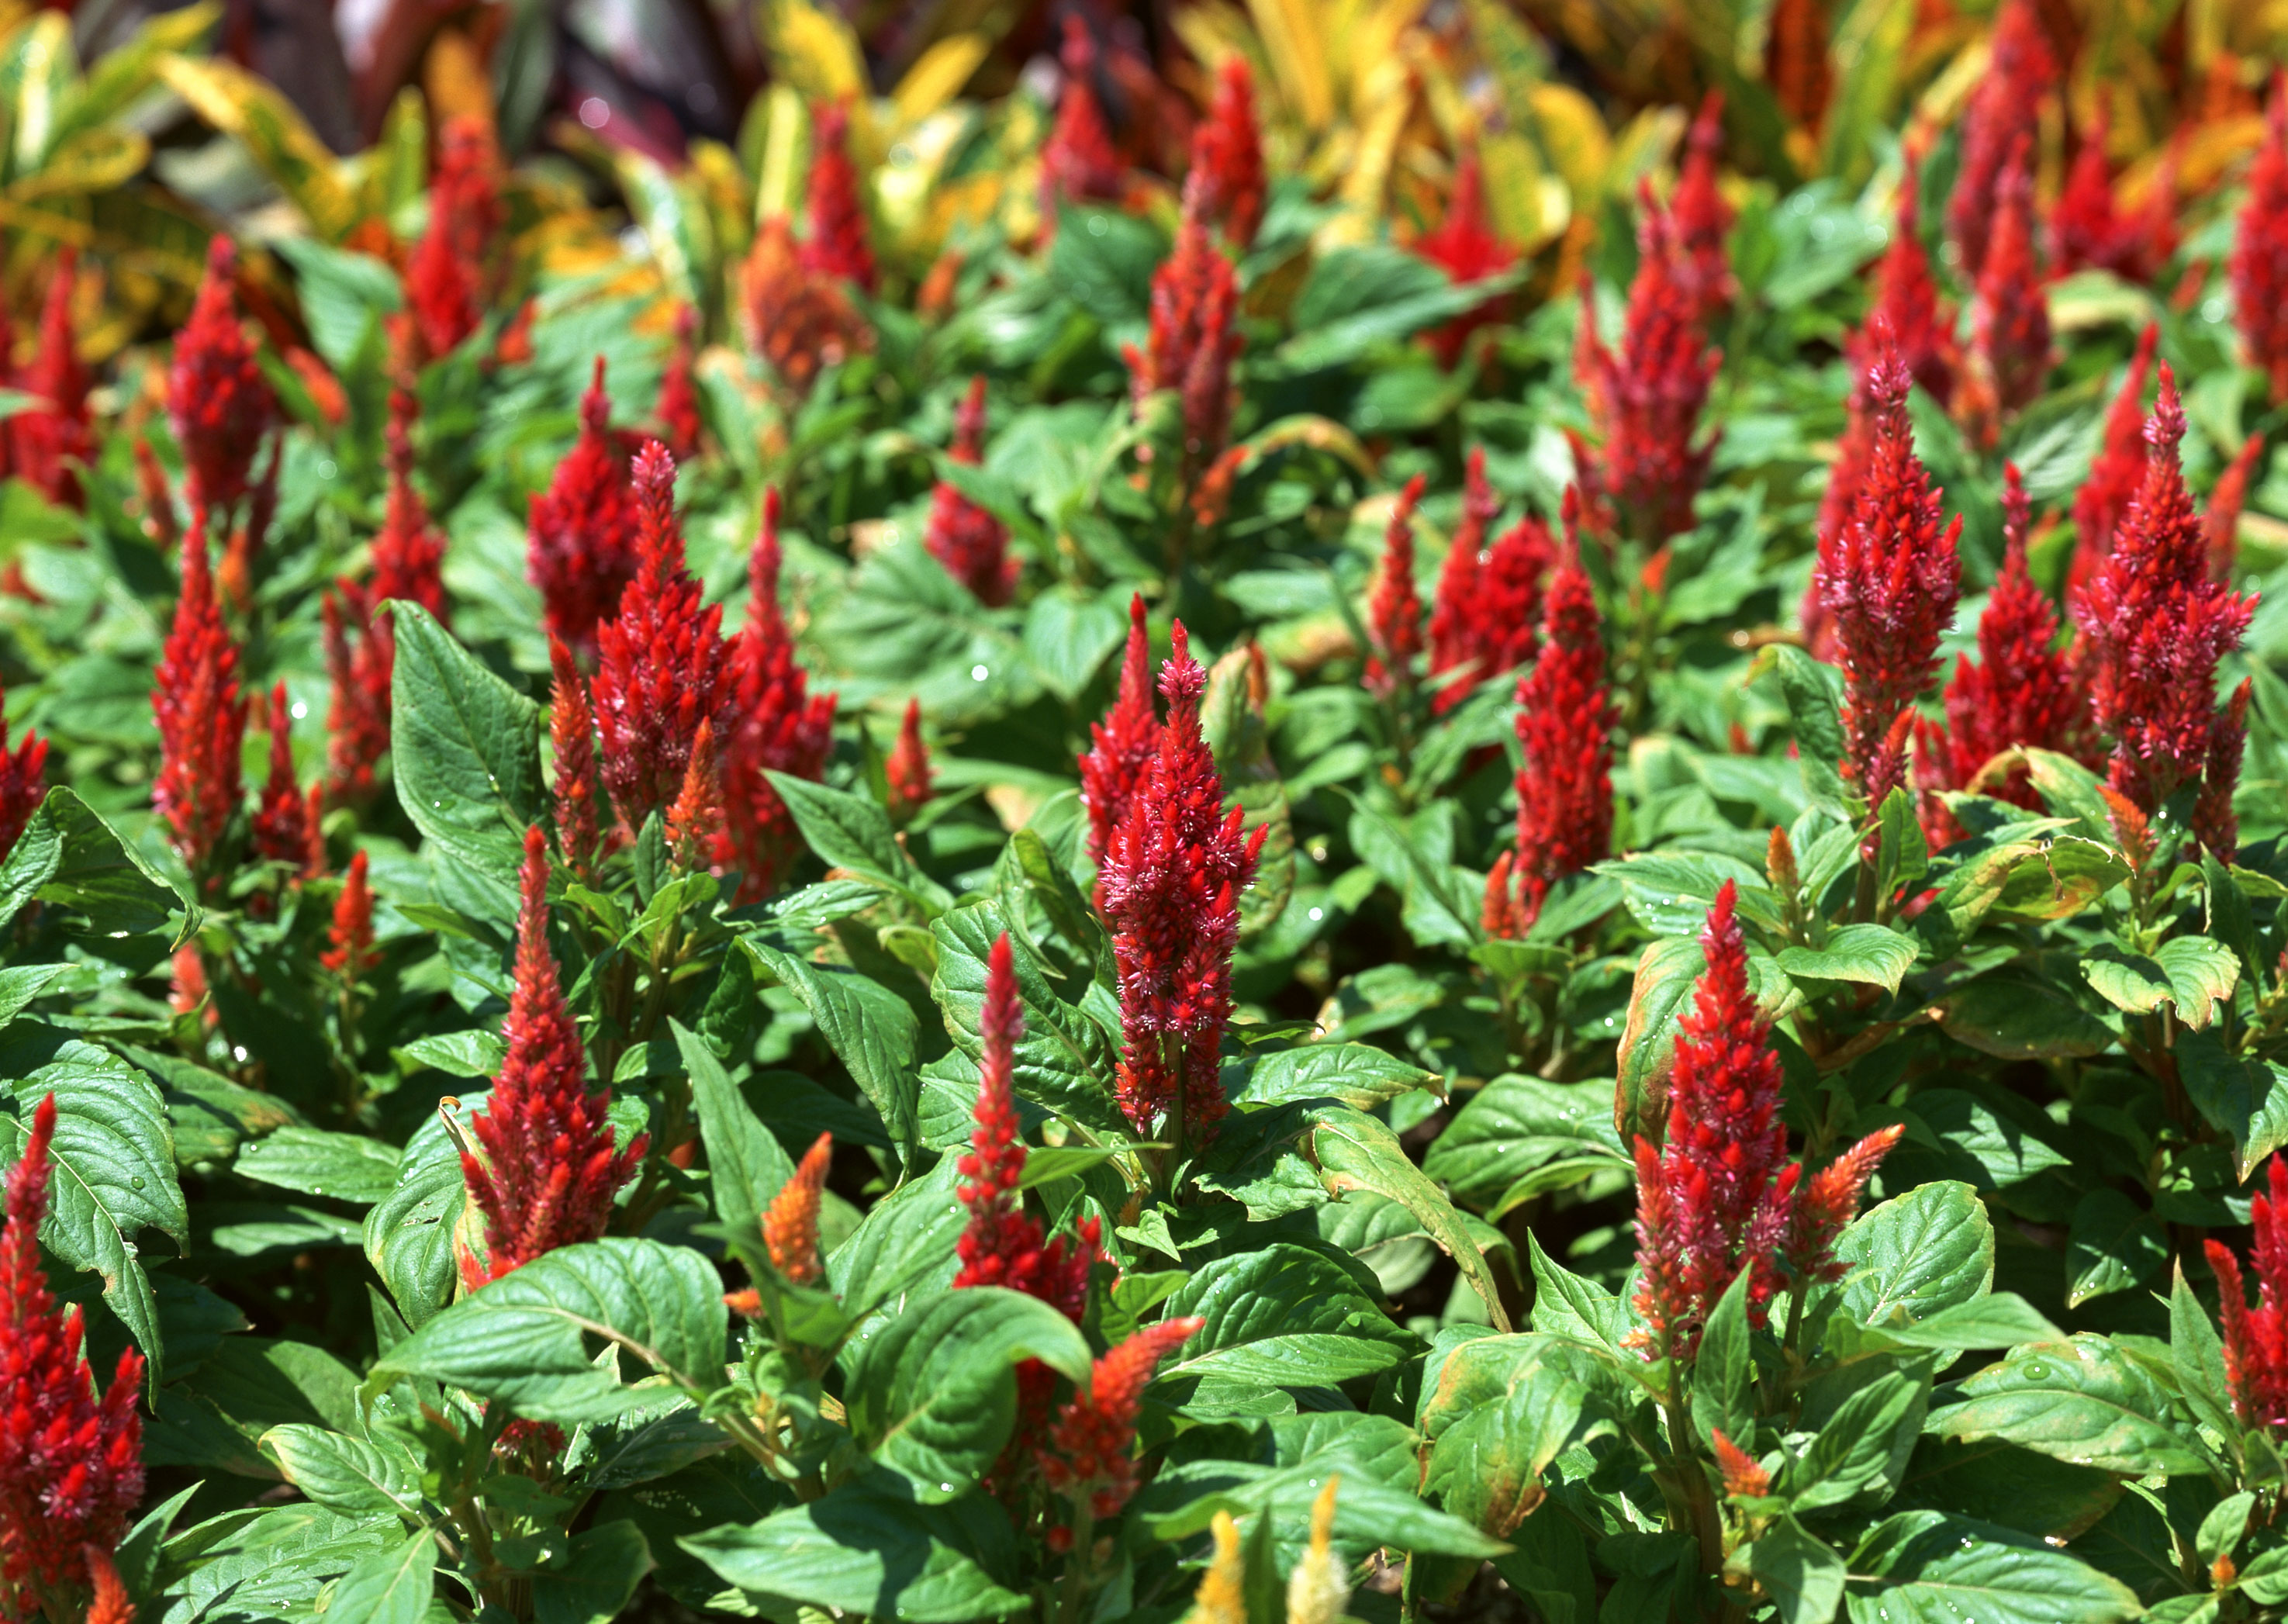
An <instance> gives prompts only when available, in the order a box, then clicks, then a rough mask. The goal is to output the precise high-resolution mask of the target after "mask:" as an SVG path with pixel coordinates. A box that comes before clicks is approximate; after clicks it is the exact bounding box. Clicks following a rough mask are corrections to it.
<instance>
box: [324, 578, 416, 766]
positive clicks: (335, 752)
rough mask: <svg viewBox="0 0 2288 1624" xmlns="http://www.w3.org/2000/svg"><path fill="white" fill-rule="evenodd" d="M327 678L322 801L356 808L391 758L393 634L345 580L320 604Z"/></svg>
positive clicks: (361, 590)
mask: <svg viewBox="0 0 2288 1624" xmlns="http://www.w3.org/2000/svg"><path fill="white" fill-rule="evenodd" d="M319 614H320V618H321V622H322V626H323V628H324V646H325V652H326V675H327V676H328V677H330V678H331V680H332V683H333V698H332V700H331V701H330V703H329V705H328V706H327V709H326V796H325V798H326V800H327V802H328V803H329V804H333V805H340V804H345V803H347V804H357V803H361V802H363V801H365V800H367V799H369V797H370V796H372V795H373V792H374V788H375V777H374V769H375V767H376V766H377V765H378V764H379V763H380V761H381V758H382V757H384V756H385V755H387V754H388V753H389V704H390V700H389V684H390V674H391V671H392V669H393V667H394V666H395V664H396V655H397V644H396V634H395V633H394V631H393V630H392V629H391V626H390V623H389V621H388V620H387V618H386V617H385V616H379V615H377V614H374V612H373V600H372V598H370V597H369V594H368V592H367V590H366V589H365V588H363V587H361V586H360V585H359V584H358V583H357V582H354V581H352V580H350V579H348V578H347V577H346V576H345V577H344V578H342V579H341V580H338V581H337V582H334V590H332V591H330V592H329V593H327V594H326V595H325V597H324V598H323V599H322V600H321V602H320V604H319Z"/></svg>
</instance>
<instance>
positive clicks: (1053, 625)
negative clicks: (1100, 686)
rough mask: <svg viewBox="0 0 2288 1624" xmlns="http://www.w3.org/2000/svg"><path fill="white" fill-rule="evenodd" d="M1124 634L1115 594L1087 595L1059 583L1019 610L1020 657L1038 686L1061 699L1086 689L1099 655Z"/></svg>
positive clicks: (1122, 611) (1069, 699)
mask: <svg viewBox="0 0 2288 1624" xmlns="http://www.w3.org/2000/svg"><path fill="white" fill-rule="evenodd" d="M1127 635H1128V615H1127V612H1126V608H1125V606H1124V605H1123V604H1121V603H1119V602H1118V601H1117V594H1116V593H1104V594H1099V595H1095V596H1089V595H1084V594H1081V593H1076V592H1075V591H1073V590H1069V589H1064V588H1060V589H1057V590H1051V591H1046V592H1044V593H1042V594H1041V595H1040V596H1039V597H1038V598H1035V599H1033V601H1032V603H1031V605H1030V606H1029V607H1028V608H1027V609H1026V611H1025V659H1026V660H1027V661H1028V662H1029V663H1030V664H1031V666H1032V668H1033V674H1034V675H1035V676H1036V677H1039V678H1040V681H1041V686H1043V687H1045V688H1046V689H1047V690H1048V691H1049V692H1050V693H1053V694H1055V695H1056V696H1057V697H1058V698H1059V699H1061V700H1062V701H1065V702H1066V703H1067V704H1070V703H1072V702H1073V701H1076V700H1077V699H1079V698H1080V696H1081V695H1082V694H1083V693H1085V692H1087V690H1088V685H1089V684H1091V683H1092V682H1094V681H1095V680H1096V674H1097V672H1098V671H1099V670H1100V669H1102V667H1103V665H1104V661H1105V659H1106V657H1107V656H1108V655H1109V654H1111V653H1112V651H1113V650H1114V649H1116V648H1118V647H1119V646H1120V645H1121V643H1122V641H1123V640H1124V638H1126V637H1127Z"/></svg>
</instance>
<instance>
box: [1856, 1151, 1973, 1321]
mask: <svg viewBox="0 0 2288 1624" xmlns="http://www.w3.org/2000/svg"><path fill="white" fill-rule="evenodd" d="M1835 1257H1836V1261H1837V1262H1839V1263H1840V1264H1843V1265H1844V1266H1845V1267H1846V1268H1847V1270H1848V1271H1849V1272H1848V1273H1847V1275H1846V1276H1845V1277H1844V1281H1843V1307H1844V1311H1846V1312H1847V1313H1848V1314H1850V1315H1851V1316H1852V1317H1853V1318H1854V1319H1857V1320H1859V1321H1860V1322H1861V1323H1862V1324H1864V1325H1870V1326H1875V1327H1887V1326H1898V1325H1912V1324H1914V1323H1916V1322H1917V1321H1919V1320H1922V1319H1929V1318H1931V1317H1932V1316H1933V1315H1934V1314H1937V1313H1939V1312H1940V1311H1942V1310H1945V1309H1950V1308H1957V1307H1959V1306H1961V1305H1962V1304H1963V1303H1970V1302H1974V1301H1975V1300H1976V1299H1978V1298H1980V1297H1982V1296H1984V1295H1986V1294H1987V1292H1988V1291H1989V1290H1990V1289H1991V1288H1992V1286H1993V1283H1994V1226H1993V1224H1992V1223H1991V1222H1990V1220H1989V1219H1988V1217H1987V1216H1986V1208H1985V1207H1984V1205H1983V1204H1982V1203H1981V1202H1980V1200H1979V1199H1978V1197H1977V1195H1976V1193H1975V1192H1973V1191H1972V1189H1971V1187H1970V1186H1969V1185H1968V1184H1956V1183H1952V1182H1945V1183H1940V1184H1924V1185H1922V1186H1921V1187H1920V1188H1919V1189H1916V1190H1911V1191H1910V1192H1907V1193H1906V1194H1905V1195H1902V1196H1898V1197H1895V1198H1894V1199H1893V1200H1887V1201H1885V1202H1884V1203H1883V1204H1882V1205H1881V1206H1879V1207H1876V1208H1872V1209H1871V1210H1870V1211H1868V1212H1865V1213H1863V1214H1861V1215H1860V1216H1859V1217H1858V1219H1857V1220H1856V1221H1855V1222H1854V1223H1853V1224H1851V1226H1850V1227H1849V1228H1848V1229H1847V1230H1845V1231H1844V1232H1843V1233H1842V1235H1841V1236H1839V1238H1838V1239H1837V1240H1836V1242H1835Z"/></svg>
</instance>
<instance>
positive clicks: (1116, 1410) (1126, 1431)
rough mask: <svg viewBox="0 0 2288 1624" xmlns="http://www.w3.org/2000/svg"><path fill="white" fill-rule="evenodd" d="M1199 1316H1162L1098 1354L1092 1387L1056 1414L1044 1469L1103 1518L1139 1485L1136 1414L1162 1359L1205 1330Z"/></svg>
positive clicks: (1050, 1480)
mask: <svg viewBox="0 0 2288 1624" xmlns="http://www.w3.org/2000/svg"><path fill="white" fill-rule="evenodd" d="M1206 1324H1207V1321H1206V1320H1204V1319H1201V1318H1199V1317H1198V1316H1196V1315H1187V1316H1185V1317H1184V1318H1182V1319H1163V1320H1161V1321H1160V1322H1159V1323H1158V1324H1157V1325H1148V1326H1146V1327H1144V1328H1143V1329H1142V1330H1140V1331H1136V1332H1133V1333H1132V1334H1131V1335H1129V1336H1128V1337H1127V1338H1126V1339H1125V1340H1124V1341H1122V1342H1121V1343H1118V1344H1117V1345H1116V1346H1115V1347H1114V1348H1113V1349H1112V1350H1111V1351H1108V1352H1107V1353H1106V1354H1105V1355H1104V1356H1103V1357H1102V1358H1101V1359H1098V1360H1097V1361H1096V1365H1095V1367H1094V1369H1093V1370H1092V1371H1091V1372H1090V1375H1089V1384H1088V1390H1087V1391H1086V1392H1084V1393H1076V1394H1075V1395H1074V1396H1073V1398H1072V1401H1071V1402H1070V1403H1069V1404H1067V1405H1066V1406H1064V1407H1063V1408H1062V1409H1061V1410H1060V1411H1059V1412H1058V1413H1057V1421H1056V1425H1055V1427H1054V1428H1053V1429H1052V1430H1051V1431H1050V1433H1049V1441H1048V1446H1047V1447H1045V1449H1043V1450H1042V1451H1041V1452H1040V1463H1041V1476H1042V1477H1043V1479H1044V1480H1045V1481H1046V1483H1047V1484H1048V1485H1049V1488H1050V1489H1051V1490H1052V1491H1053V1493H1059V1494H1062V1495H1065V1496H1067V1497H1068V1498H1069V1499H1070V1500H1071V1501H1073V1502H1074V1504H1075V1505H1076V1506H1079V1505H1085V1506H1086V1507H1087V1509H1088V1510H1089V1513H1090V1515H1091V1516H1092V1517H1095V1518H1097V1519H1098V1520H1099V1521H1105V1520H1108V1519H1110V1518H1112V1517H1117V1516H1119V1515H1120V1511H1121V1508H1122V1507H1124V1506H1125V1505H1126V1504H1127V1503H1128V1497H1129V1496H1130V1495H1132V1494H1133V1493H1135V1492H1136V1462H1134V1461H1133V1460H1132V1459H1131V1458H1130V1454H1129V1452H1130V1451H1131V1450H1132V1449H1133V1448H1134V1447H1135V1445H1136V1413H1137V1411H1138V1410H1139V1409H1140V1408H1141V1407H1142V1406H1143V1402H1144V1390H1145V1388H1146V1387H1147V1386H1148V1385H1149V1384H1150V1383H1151V1380H1152V1375H1153V1373H1154V1372H1155V1371H1156V1370H1157V1369H1158V1368H1159V1367H1160V1361H1161V1360H1162V1359H1165V1358H1166V1357H1167V1356H1168V1355H1169V1354H1171V1353H1172V1352H1174V1351H1176V1350H1177V1349H1178V1348H1180V1347H1181V1346H1183V1344H1184V1343H1187V1342H1188V1341H1190V1340H1191V1339H1192V1338H1193V1337H1195V1336H1196V1335H1199V1333H1200V1330H1201V1328H1202V1327H1204V1326H1205V1325H1206Z"/></svg>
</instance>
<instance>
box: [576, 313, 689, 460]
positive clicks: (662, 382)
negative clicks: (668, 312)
mask: <svg viewBox="0 0 2288 1624" xmlns="http://www.w3.org/2000/svg"><path fill="white" fill-rule="evenodd" d="M698 335H699V313H698V312H697V311H695V310H694V309H693V308H692V307H691V306H690V305H679V306H678V307H677V309H676V313H675V347H674V348H673V349H672V350H671V351H669V352H668V357H667V368H666V369H665V370H664V371H663V372H662V373H661V374H660V375H659V400H658V402H657V403H656V404H655V406H654V407H653V408H652V416H654V417H655V418H657V419H658V421H659V439H660V443H661V444H662V445H663V446H665V447H666V448H667V454H668V455H669V456H671V457H673V458H674V459H675V460H676V461H677V462H679V463H687V462H689V461H690V460H691V459H692V458H693V457H695V456H698V455H699V435H700V422H699V386H698V384H697V382H696V381H695V378H694V377H693V376H692V366H693V363H694V361H695V359H696V357H695V353H694V351H695V345H696V343H697V339H698ZM585 404H586V402H582V405H583V406H585ZM586 426H587V424H586V423H585V421H583V423H582V424H581V427H582V429H583V430H585V428H586ZM582 437H583V438H585V434H583V436H582Z"/></svg>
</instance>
